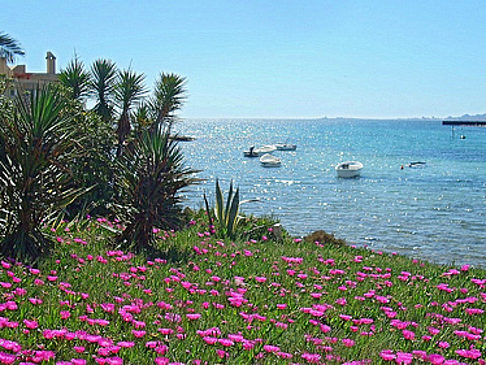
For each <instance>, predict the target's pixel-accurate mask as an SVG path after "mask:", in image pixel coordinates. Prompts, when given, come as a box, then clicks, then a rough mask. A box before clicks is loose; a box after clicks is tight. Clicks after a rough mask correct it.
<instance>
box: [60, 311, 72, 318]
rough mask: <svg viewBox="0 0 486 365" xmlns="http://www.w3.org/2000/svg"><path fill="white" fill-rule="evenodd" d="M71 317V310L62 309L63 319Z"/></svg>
mask: <svg viewBox="0 0 486 365" xmlns="http://www.w3.org/2000/svg"><path fill="white" fill-rule="evenodd" d="M69 317H71V313H70V312H69V311H61V319H68V318H69Z"/></svg>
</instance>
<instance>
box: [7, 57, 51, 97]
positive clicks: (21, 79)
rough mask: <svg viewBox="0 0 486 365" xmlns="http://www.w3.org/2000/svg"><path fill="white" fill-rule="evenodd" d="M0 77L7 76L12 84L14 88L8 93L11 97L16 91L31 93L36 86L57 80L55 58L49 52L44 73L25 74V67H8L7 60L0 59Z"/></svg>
mask: <svg viewBox="0 0 486 365" xmlns="http://www.w3.org/2000/svg"><path fill="white" fill-rule="evenodd" d="M0 75H7V76H8V77H9V78H11V79H12V80H13V82H14V87H13V88H11V89H10V90H9V91H8V93H9V96H11V97H13V96H15V95H16V93H17V90H19V91H21V92H32V91H34V90H35V89H36V88H37V87H38V86H40V87H42V86H44V85H47V84H49V83H51V82H56V81H57V80H58V74H56V56H54V55H53V54H52V53H51V52H47V55H46V72H45V73H43V72H27V68H26V67H25V65H17V66H13V67H9V66H8V65H7V60H6V59H5V58H1V57H0Z"/></svg>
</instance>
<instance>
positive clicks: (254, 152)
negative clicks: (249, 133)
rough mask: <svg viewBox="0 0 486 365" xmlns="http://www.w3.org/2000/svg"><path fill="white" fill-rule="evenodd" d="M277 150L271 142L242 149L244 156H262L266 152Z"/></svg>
mask: <svg viewBox="0 0 486 365" xmlns="http://www.w3.org/2000/svg"><path fill="white" fill-rule="evenodd" d="M276 150H277V147H275V145H273V144H269V145H265V146H262V147H258V148H255V146H251V147H250V148H249V149H248V151H243V155H244V156H245V157H258V156H262V155H264V154H266V153H272V152H274V151H276Z"/></svg>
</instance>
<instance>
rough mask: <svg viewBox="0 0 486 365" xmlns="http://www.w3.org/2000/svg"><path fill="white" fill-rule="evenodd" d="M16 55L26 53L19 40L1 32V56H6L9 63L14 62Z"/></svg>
mask: <svg viewBox="0 0 486 365" xmlns="http://www.w3.org/2000/svg"><path fill="white" fill-rule="evenodd" d="M16 55H17V56H23V55H25V52H24V50H23V49H22V47H20V44H19V42H17V41H16V40H15V39H13V38H12V37H10V36H9V35H8V34H7V33H3V32H0V57H2V58H5V59H6V60H7V62H8V63H12V62H13V61H14V59H15V56H16Z"/></svg>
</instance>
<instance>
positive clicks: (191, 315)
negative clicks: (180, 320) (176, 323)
mask: <svg viewBox="0 0 486 365" xmlns="http://www.w3.org/2000/svg"><path fill="white" fill-rule="evenodd" d="M186 317H187V319H189V320H191V321H194V320H197V319H199V318H201V313H188V314H186Z"/></svg>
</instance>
